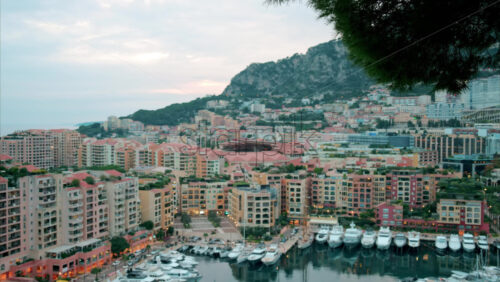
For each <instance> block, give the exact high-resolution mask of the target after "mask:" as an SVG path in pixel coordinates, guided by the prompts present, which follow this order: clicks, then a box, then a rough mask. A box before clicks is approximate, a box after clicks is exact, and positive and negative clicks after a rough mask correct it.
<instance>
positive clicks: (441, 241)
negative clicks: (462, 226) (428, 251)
mask: <svg viewBox="0 0 500 282" xmlns="http://www.w3.org/2000/svg"><path fill="white" fill-rule="evenodd" d="M434 246H435V247H436V251H438V252H441V253H444V252H445V251H446V249H447V248H448V240H447V239H446V236H437V237H436V241H435V242H434Z"/></svg>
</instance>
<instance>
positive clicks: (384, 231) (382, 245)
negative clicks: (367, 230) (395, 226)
mask: <svg viewBox="0 0 500 282" xmlns="http://www.w3.org/2000/svg"><path fill="white" fill-rule="evenodd" d="M391 242H392V232H391V230H390V229H389V227H381V228H380V230H379V231H378V236H377V241H376V244H377V249H379V250H388V249H389V248H390V247H391Z"/></svg>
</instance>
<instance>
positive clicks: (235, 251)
mask: <svg viewBox="0 0 500 282" xmlns="http://www.w3.org/2000/svg"><path fill="white" fill-rule="evenodd" d="M243 248H244V246H243V245H236V247H234V249H232V250H231V251H230V252H229V254H227V258H228V259H229V260H235V259H237V258H238V257H239V256H240V254H241V251H243Z"/></svg>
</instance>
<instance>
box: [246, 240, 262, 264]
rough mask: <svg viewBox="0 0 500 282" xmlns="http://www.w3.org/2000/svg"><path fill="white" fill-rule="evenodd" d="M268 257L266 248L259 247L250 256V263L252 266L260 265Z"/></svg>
mask: <svg viewBox="0 0 500 282" xmlns="http://www.w3.org/2000/svg"><path fill="white" fill-rule="evenodd" d="M265 255H266V248H265V246H263V245H259V246H257V248H255V249H254V250H253V251H252V253H251V254H250V255H249V256H248V262H249V263H252V264H256V263H259V262H260V260H261V259H262V258H263V257H264V256H265Z"/></svg>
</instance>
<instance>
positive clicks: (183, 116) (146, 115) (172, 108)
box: [127, 96, 220, 125]
mask: <svg viewBox="0 0 500 282" xmlns="http://www.w3.org/2000/svg"><path fill="white" fill-rule="evenodd" d="M215 99H220V98H217V96H207V97H203V98H197V99H195V100H193V101H190V102H186V103H179V104H172V105H168V106H166V107H164V108H161V109H158V110H139V111H137V112H135V113H133V114H131V115H129V116H128V117H127V118H131V119H133V120H136V121H140V122H143V123H145V124H152V125H164V124H166V125H178V124H180V123H183V122H187V123H189V122H192V121H193V120H192V119H193V117H194V116H195V115H196V113H197V112H198V111H199V110H203V109H205V107H206V104H207V102H208V101H211V100H215Z"/></svg>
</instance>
